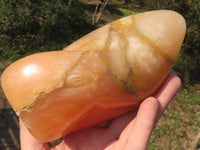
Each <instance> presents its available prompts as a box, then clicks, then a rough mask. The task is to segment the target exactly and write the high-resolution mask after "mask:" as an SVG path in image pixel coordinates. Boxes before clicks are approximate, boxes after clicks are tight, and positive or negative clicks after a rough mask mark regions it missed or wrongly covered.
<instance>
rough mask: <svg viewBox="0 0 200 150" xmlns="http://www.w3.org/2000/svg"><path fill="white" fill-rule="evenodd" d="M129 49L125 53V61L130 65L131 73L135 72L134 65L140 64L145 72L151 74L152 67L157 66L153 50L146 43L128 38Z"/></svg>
mask: <svg viewBox="0 0 200 150" xmlns="http://www.w3.org/2000/svg"><path fill="white" fill-rule="evenodd" d="M127 40H128V43H129V47H128V51H127V59H128V62H129V63H130V64H131V66H132V69H133V71H134V70H135V69H134V68H135V66H134V64H140V67H142V68H143V69H144V70H145V71H146V72H148V73H151V72H153V70H152V67H151V66H152V65H159V63H158V61H157V58H156V57H155V55H154V54H155V53H154V52H153V51H154V49H153V48H152V47H150V46H149V45H148V44H147V43H145V42H143V41H141V39H139V38H137V37H129V38H128V39H127Z"/></svg>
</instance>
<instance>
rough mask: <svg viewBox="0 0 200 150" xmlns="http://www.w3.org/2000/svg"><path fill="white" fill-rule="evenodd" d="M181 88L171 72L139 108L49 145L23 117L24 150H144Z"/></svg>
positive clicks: (22, 139)
mask: <svg viewBox="0 0 200 150" xmlns="http://www.w3.org/2000/svg"><path fill="white" fill-rule="evenodd" d="M180 87H181V81H180V79H179V78H178V77H177V76H176V75H175V73H174V72H173V71H172V72H171V73H170V74H169V75H168V77H167V79H166V81H165V82H164V84H163V85H162V87H161V88H160V90H159V91H158V92H157V93H156V94H155V96H154V97H148V98H147V99H145V100H144V101H143V102H142V103H141V105H140V107H139V109H138V110H135V111H132V112H130V113H127V114H125V115H122V116H120V117H118V118H116V119H114V120H112V122H111V123H110V124H109V126H107V127H106V128H103V127H102V124H101V125H97V126H93V127H90V128H88V129H84V130H81V131H78V132H75V133H72V134H70V135H68V136H66V137H65V138H64V139H63V141H62V142H61V143H60V144H59V145H57V146H55V147H50V146H49V145H48V144H47V143H40V142H38V141H37V140H36V139H35V138H34V137H33V136H32V135H31V134H30V133H29V131H28V130H27V129H26V127H25V126H24V124H23V122H22V121H21V120H20V140H21V150H72V149H73V150H100V149H105V150H134V149H136V150H143V149H146V148H147V146H148V142H149V139H150V136H151V132H152V129H153V127H154V125H155V124H156V122H157V121H158V120H159V118H160V117H161V116H162V114H163V112H164V110H165V109H166V108H167V106H168V104H169V103H170V102H171V100H172V99H173V97H174V96H175V94H176V93H177V92H178V90H179V88H180Z"/></svg>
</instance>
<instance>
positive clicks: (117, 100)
mask: <svg viewBox="0 0 200 150" xmlns="http://www.w3.org/2000/svg"><path fill="white" fill-rule="evenodd" d="M185 31H186V24H185V20H184V18H183V17H182V16H181V15H180V14H178V13H176V12H174V11H168V10H159V11H150V12H145V13H139V14H136V15H132V16H128V17H125V18H122V19H120V20H117V21H114V22H112V23H110V24H107V25H105V26H103V27H101V28H99V29H97V30H95V31H93V32H91V33H89V34H88V35H86V36H84V37H82V38H81V39H79V40H77V41H76V42H74V43H72V44H71V45H69V46H68V47H66V48H64V49H63V50H62V51H53V52H43V53H38V54H33V55H30V56H27V57H25V58H22V59H20V60H18V61H16V62H15V63H13V64H12V65H11V66H9V67H8V68H7V69H6V70H5V71H4V73H3V74H2V77H1V84H2V88H3V90H4V92H5V94H6V96H7V98H8V100H9V102H10V104H11V106H12V107H13V108H14V110H15V111H16V113H17V114H18V115H19V117H20V118H21V119H22V121H23V122H24V124H25V126H26V127H27V128H28V130H29V131H30V132H31V134H32V135H33V136H34V137H36V139H38V140H39V141H41V142H49V141H52V140H56V139H58V138H60V137H62V136H64V135H67V134H70V133H72V132H75V131H78V130H81V129H84V128H87V127H90V126H92V125H95V124H98V123H100V122H103V121H106V120H109V119H112V118H115V117H117V116H119V115H122V114H124V113H127V112H129V111H132V110H134V109H136V108H138V106H139V104H140V103H141V101H142V100H144V99H145V98H146V97H148V96H152V95H153V94H154V93H155V92H156V91H157V90H158V89H159V87H160V86H161V84H162V83H163V81H164V80H165V78H166V77H167V75H168V73H169V72H170V70H171V67H172V66H173V64H174V62H175V60H176V57H177V56H178V53H179V50H180V48H181V45H182V42H183V39H184V35H185Z"/></svg>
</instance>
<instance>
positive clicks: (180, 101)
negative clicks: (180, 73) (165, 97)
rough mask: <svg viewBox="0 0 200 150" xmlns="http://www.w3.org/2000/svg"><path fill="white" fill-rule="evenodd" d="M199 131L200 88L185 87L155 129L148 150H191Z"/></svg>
mask: <svg viewBox="0 0 200 150" xmlns="http://www.w3.org/2000/svg"><path fill="white" fill-rule="evenodd" d="M198 86H199V85H198ZM199 129H200V88H197V86H186V87H183V88H182V89H181V90H180V91H179V93H178V94H177V96H176V97H175V99H174V100H173V102H172V103H171V104H170V105H169V107H168V108H167V110H166V111H165V113H164V115H163V116H162V118H161V119H160V121H159V122H158V124H157V125H156V127H155V128H154V130H153V132H152V136H151V139H150V143H149V147H148V149H149V150H160V149H162V150H163V149H164V150H165V149H166V150H168V149H173V150H184V149H185V150H186V149H190V148H191V147H192V145H193V141H194V139H195V137H196V135H197V134H198V132H200V130H199Z"/></svg>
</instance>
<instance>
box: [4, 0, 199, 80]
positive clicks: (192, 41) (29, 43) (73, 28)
mask: <svg viewBox="0 0 200 150" xmlns="http://www.w3.org/2000/svg"><path fill="white" fill-rule="evenodd" d="M117 2H120V3H117ZM123 2H124V3H123ZM68 3H69V0H51V1H49V0H1V1H0V59H9V60H11V61H14V60H16V59H18V58H21V57H23V56H26V55H29V54H32V53H36V52H39V51H47V50H59V49H62V48H63V47H65V46H66V45H68V44H69V43H71V42H73V41H74V40H76V39H78V38H80V37H81V36H83V35H85V34H86V33H88V32H90V31H92V30H94V29H95V28H96V27H95V26H94V25H92V21H91V19H92V13H93V11H94V9H93V8H95V6H93V8H91V6H88V5H86V4H84V3H83V2H82V1H81V0H73V1H72V2H71V5H70V6H69V5H68ZM117 4H119V5H117ZM108 5H109V6H108V7H106V8H107V10H105V11H112V10H113V9H116V8H117V7H119V8H121V9H122V10H127V11H128V12H129V11H130V12H142V11H148V10H155V9H170V10H175V11H177V12H179V13H180V14H182V15H183V16H184V18H185V19H186V23H187V33H186V37H185V40H184V43H183V46H182V49H181V52H180V55H179V57H178V59H177V62H176V64H175V66H174V69H175V70H176V72H177V73H178V74H179V75H180V76H181V78H182V79H183V81H184V82H186V83H187V82H189V81H190V80H191V79H195V80H197V81H200V1H199V0H181V1H180V0H148V1H145V0H128V1H125V0H124V1H121V0H111V1H110V3H109V4H108ZM112 7H113V9H112ZM121 9H118V10H121ZM110 14H112V15H116V14H115V12H111V13H110ZM122 14H123V12H121V15H122ZM117 15H119V13H118V14H117ZM124 15H127V14H124Z"/></svg>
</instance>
